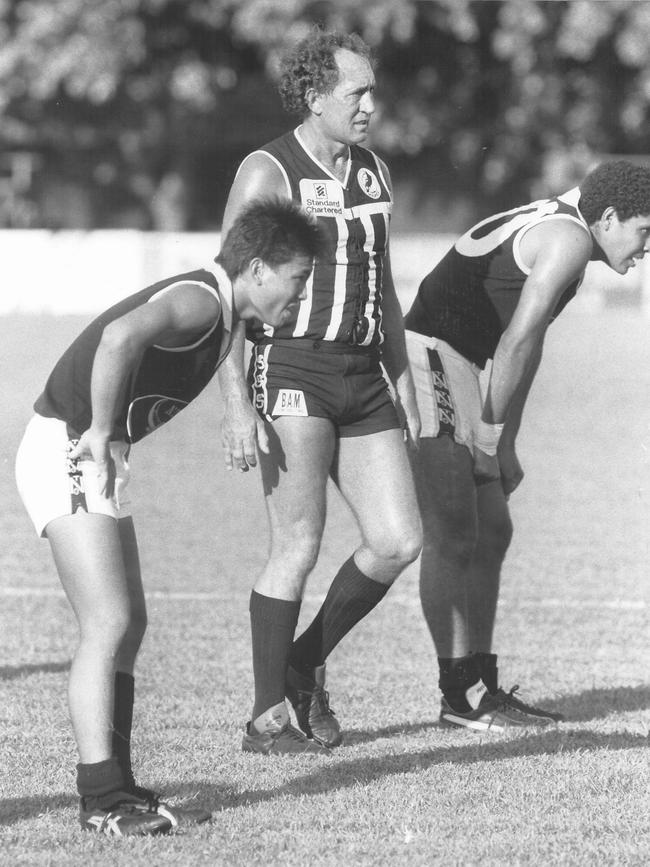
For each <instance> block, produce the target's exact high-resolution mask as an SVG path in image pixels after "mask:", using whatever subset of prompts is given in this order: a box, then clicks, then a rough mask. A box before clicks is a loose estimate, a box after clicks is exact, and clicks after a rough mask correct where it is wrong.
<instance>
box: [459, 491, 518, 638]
mask: <svg viewBox="0 0 650 867" xmlns="http://www.w3.org/2000/svg"><path fill="white" fill-rule="evenodd" d="M476 493H477V506H478V542H477V545H476V550H475V552H474V556H473V557H472V561H471V563H470V566H469V570H468V574H467V610H468V620H469V644H470V649H471V650H472V651H474V652H475V653H476V652H481V653H490V652H491V651H492V636H493V632H494V622H495V620H496V613H497V602H498V599H499V583H500V578H501V567H502V566H503V561H504V559H505V556H506V552H507V550H508V546H509V545H510V540H511V539H512V522H511V520H510V513H509V511H508V504H507V502H506V498H505V496H504V494H503V488H502V487H501V483H500V482H492V483H490V484H487V485H481V486H480V487H479V488H477V492H476Z"/></svg>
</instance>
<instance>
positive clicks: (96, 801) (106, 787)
mask: <svg viewBox="0 0 650 867" xmlns="http://www.w3.org/2000/svg"><path fill="white" fill-rule="evenodd" d="M124 789H125V780H124V774H123V772H122V769H121V767H120V765H119V762H118V761H117V758H116V757H115V756H111V757H110V759H105V760H104V761H101V762H91V763H85V764H84V763H81V762H80V763H79V764H78V765H77V791H78V792H79V795H80V796H81V800H82V803H83V805H84V808H85V809H95V808H99V809H105V808H106V807H107V806H110V804H112V803H113V802H114V800H115V799H114V795H115V793H116V792H120V791H124Z"/></svg>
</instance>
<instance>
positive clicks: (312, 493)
mask: <svg viewBox="0 0 650 867" xmlns="http://www.w3.org/2000/svg"><path fill="white" fill-rule="evenodd" d="M268 431H269V438H270V446H271V453H270V454H269V455H264V454H262V455H261V456H260V464H261V469H262V479H263V484H264V495H265V501H266V509H267V514H268V518H269V526H270V530H271V551H270V554H269V558H268V560H267V562H266V565H265V567H264V569H263V571H262V574H261V575H260V577H259V578H258V580H257V582H256V584H255V590H256V591H257V592H258V593H261V594H264V595H265V596H271V597H273V598H276V599H286V600H291V601H297V600H300V599H301V598H302V593H303V588H304V584H305V580H306V578H307V575H308V574H309V573H310V572H311V570H312V569H313V567H314V564H315V563H316V559H317V557H318V550H319V548H320V543H321V538H322V535H323V527H324V525H325V513H326V495H325V491H326V485H327V478H328V475H329V470H330V466H331V463H332V458H333V455H334V444H335V435H334V428H333V426H332V424H331V422H329V421H327V420H326V419H322V418H284V417H283V418H279V419H277V421H276V422H275V423H274V424H273V426H272V427H271V426H269V427H268Z"/></svg>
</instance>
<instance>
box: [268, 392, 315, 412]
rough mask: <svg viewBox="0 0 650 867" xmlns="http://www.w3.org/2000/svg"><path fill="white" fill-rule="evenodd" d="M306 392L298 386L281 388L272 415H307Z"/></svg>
mask: <svg viewBox="0 0 650 867" xmlns="http://www.w3.org/2000/svg"><path fill="white" fill-rule="evenodd" d="M308 414H309V413H308V412H307V406H306V404H305V394H304V392H303V391H301V390H300V389H298V388H281V389H279V391H278V398H277V400H276V401H275V406H274V407H273V411H272V413H271V415H273V416H275V415H293V416H306V415H308Z"/></svg>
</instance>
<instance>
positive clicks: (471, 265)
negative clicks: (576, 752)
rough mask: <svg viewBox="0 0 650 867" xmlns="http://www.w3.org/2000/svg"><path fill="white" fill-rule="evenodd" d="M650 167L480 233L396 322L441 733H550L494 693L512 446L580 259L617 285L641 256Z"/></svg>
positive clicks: (515, 466)
mask: <svg viewBox="0 0 650 867" xmlns="http://www.w3.org/2000/svg"><path fill="white" fill-rule="evenodd" d="M649 232H650V170H649V169H647V168H642V167H639V166H634V165H632V164H630V163H628V162H625V161H616V162H610V163H604V164H603V165H601V166H599V167H598V168H596V169H595V170H594V171H593V172H592V173H591V174H589V175H588V176H587V177H586V178H585V180H584V181H583V183H582V184H580V186H579V187H576V188H575V189H573V190H570V191H569V192H567V193H565V194H564V195H560V196H557V197H555V198H550V199H543V200H541V201H536V202H532V203H530V204H527V205H523V206H521V207H518V208H513V209H512V210H511V211H507V212H505V213H502V214H496V215H494V216H492V217H488V218H487V219H485V220H483V221H482V222H480V223H479V224H478V225H476V226H474V227H473V228H472V229H470V230H469V231H468V232H467V233H466V234H464V235H463V236H462V237H461V238H460V240H459V241H457V242H456V244H455V245H454V247H453V248H452V249H451V250H450V251H449V252H448V253H447V255H446V256H445V257H444V258H443V259H442V261H441V262H440V263H439V264H438V265H436V267H435V268H434V269H433V271H431V273H430V274H428V275H427V276H426V277H425V278H424V280H423V281H422V283H421V285H420V288H419V291H418V293H417V296H416V298H415V300H414V302H413V305H412V307H411V309H410V311H409V312H408V314H407V315H406V317H405V325H406V329H407V332H406V339H407V347H408V353H409V360H410V363H411V369H412V371H413V375H414V379H415V386H416V394H417V401H418V406H419V409H420V416H421V420H422V439H421V441H420V449H419V452H418V454H417V455H416V456H415V458H414V460H415V467H414V471H415V476H416V479H417V485H418V493H419V499H420V506H421V512H422V520H423V525H424V547H423V554H422V563H421V572H420V597H421V602H422V608H423V611H424V616H425V619H426V621H427V624H428V626H429V629H430V631H431V635H432V637H433V641H434V644H435V647H436V651H437V654H438V664H439V670H440V679H439V686H440V689H441V691H442V701H441V712H440V719H441V721H442V722H443V723H446V724H449V725H454V726H465V727H468V728H472V729H478V730H482V729H487V728H492V729H494V728H496V729H499V728H504V727H506V726H508V725H527V724H536V725H548V724H551V723H552V722H554V721H557V720H559V719H561V715H560V714H557V713H554V712H552V711H546V710H542V709H539V708H535V707H532V706H530V705H528V704H525V703H524V702H522V701H521V700H520V699H519V698H518V697H516V696H515V692H516V690H517V689H518V687H514V688H513V689H512V690H510V691H509V692H507V693H506V692H505V691H504V690H502V689H500V688H499V682H498V674H497V655H496V654H495V653H493V652H492V633H493V627H494V621H495V617H496V609H497V600H498V594H499V578H500V571H501V566H502V563H503V560H504V558H505V554H506V551H507V549H508V545H509V543H510V539H511V534H512V525H511V521H510V516H509V512H508V505H507V499H508V496H509V495H510V494H511V493H512V492H513V491H514V490H515V489H516V487H517V486H518V485H519V483H520V482H521V479H522V478H523V471H522V469H521V466H520V464H519V461H518V459H517V455H516V452H515V438H516V435H517V432H518V429H519V425H520V421H521V416H522V411H523V408H524V404H525V401H526V397H527V395H528V391H529V388H530V386H531V383H532V381H533V378H534V376H535V372H536V370H537V367H538V365H539V362H540V358H541V354H542V343H543V340H544V334H545V331H546V328H547V325H548V324H549V322H550V321H551V320H552V319H553V318H554V317H555V316H556V315H557V314H558V313H559V312H560V311H561V310H562V308H563V307H564V305H565V304H567V302H568V301H569V300H570V299H571V298H572V297H573V296H574V294H575V292H576V289H577V287H578V285H579V283H580V282H581V280H582V277H583V274H584V271H585V267H586V265H587V263H588V262H589V261H590V260H594V259H599V260H602V261H604V262H606V263H607V264H608V265H609V266H610V267H611V268H612V269H613V270H614V271H616V272H617V273H619V274H624V273H625V272H626V271H627V270H628V269H629V268H631V267H633V265H634V263H635V260H637V259H640V258H641V257H642V256H643V255H644V253H645V252H646V243H647V240H648V233H649Z"/></svg>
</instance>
